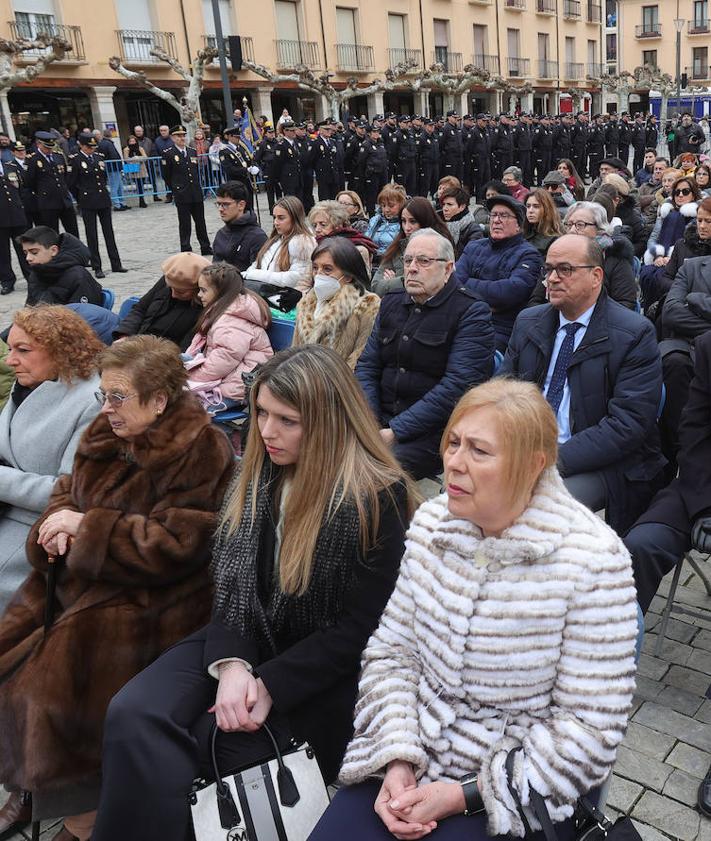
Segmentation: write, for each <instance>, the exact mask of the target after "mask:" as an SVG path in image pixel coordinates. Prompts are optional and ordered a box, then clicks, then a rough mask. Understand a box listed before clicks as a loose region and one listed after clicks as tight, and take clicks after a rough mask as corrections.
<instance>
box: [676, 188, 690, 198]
mask: <svg viewBox="0 0 711 841" xmlns="http://www.w3.org/2000/svg"><path fill="white" fill-rule="evenodd" d="M693 192H694V191H693V190H692V189H691V188H690V187H681V188H680V189H678V190H674V195H675V196H690V195H691V194H692V193H693Z"/></svg>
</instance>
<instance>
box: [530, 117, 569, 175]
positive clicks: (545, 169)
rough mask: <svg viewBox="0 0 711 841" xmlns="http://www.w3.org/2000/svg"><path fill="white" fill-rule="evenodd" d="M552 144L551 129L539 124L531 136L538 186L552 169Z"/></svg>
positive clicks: (553, 137) (553, 136)
mask: <svg viewBox="0 0 711 841" xmlns="http://www.w3.org/2000/svg"><path fill="white" fill-rule="evenodd" d="M554 143H555V135H554V133H553V128H552V127H551V126H547V125H546V124H545V123H543V122H541V123H540V125H538V126H537V127H536V130H535V132H534V135H533V156H534V158H535V160H536V181H537V183H538V184H542V183H543V179H544V178H545V177H546V175H548V173H549V172H550V171H551V170H552V169H553V145H554ZM563 157H565V156H563ZM529 186H531V185H529Z"/></svg>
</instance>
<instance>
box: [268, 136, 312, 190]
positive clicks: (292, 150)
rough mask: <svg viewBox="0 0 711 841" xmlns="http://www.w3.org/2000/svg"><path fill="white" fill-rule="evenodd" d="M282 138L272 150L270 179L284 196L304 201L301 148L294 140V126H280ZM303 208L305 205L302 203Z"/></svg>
mask: <svg viewBox="0 0 711 841" xmlns="http://www.w3.org/2000/svg"><path fill="white" fill-rule="evenodd" d="M281 128H282V137H281V139H280V140H279V142H278V143H277V145H276V149H275V150H274V162H273V164H272V177H273V178H274V183H275V185H278V189H279V190H280V192H281V193H282V194H283V195H285V196H298V198H300V199H301V200H302V201H303V200H304V198H305V197H304V194H303V190H304V180H303V172H302V165H301V157H302V152H301V146H300V145H299V144H298V143H297V140H296V125H295V123H293V122H291V121H289V122H286V123H283V124H282V127H281ZM304 206H306V203H305V202H304Z"/></svg>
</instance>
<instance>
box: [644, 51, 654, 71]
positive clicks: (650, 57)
mask: <svg viewBox="0 0 711 841" xmlns="http://www.w3.org/2000/svg"><path fill="white" fill-rule="evenodd" d="M642 64H648V65H649V66H650V67H656V66H657V51H656V50H643V51H642Z"/></svg>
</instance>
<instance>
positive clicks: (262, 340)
mask: <svg viewBox="0 0 711 841" xmlns="http://www.w3.org/2000/svg"><path fill="white" fill-rule="evenodd" d="M265 326H266V324H265V321H264V318H263V316H262V312H261V310H260V309H259V304H258V303H257V301H256V300H255V299H254V298H253V297H252V296H251V295H240V296H239V297H238V298H237V299H236V300H235V301H234V302H233V303H232V304H231V305H230V307H229V308H228V309H227V310H225V312H224V313H223V314H222V315H221V316H220V317H219V318H218V319H217V321H216V322H215V323H214V324H213V325H212V327H211V328H210V329H209V330H208V333H207V336H204V335H203V334H202V333H196V334H195V337H194V338H193V340H192V342H191V343H190V347H189V348H188V349H187V351H186V352H187V353H188V354H189V355H190V356H193V357H195V356H197V355H198V354H200V353H202V354H203V355H204V356H205V361H204V362H203V363H202V364H201V365H198V366H197V367H194V368H191V369H190V371H189V373H188V376H189V377H190V380H191V382H194V383H195V382H204V383H206V387H208V388H209V387H214V386H213V384H214V383H215V382H218V381H219V385H218V386H217V387H218V388H219V389H220V392H221V393H222V396H223V397H228V398H229V399H230V400H244V383H243V382H242V373H243V372H246V371H251V370H252V369H253V368H255V367H256V366H257V365H259V364H260V363H261V362H265V361H266V360H267V359H269V357H270V356H273V355H274V351H273V350H272V346H271V344H270V343H269V336H267V332H266V330H265ZM208 383H209V384H210V385H209V386H207V384H208Z"/></svg>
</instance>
